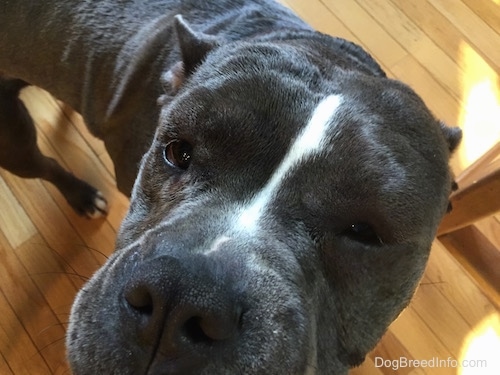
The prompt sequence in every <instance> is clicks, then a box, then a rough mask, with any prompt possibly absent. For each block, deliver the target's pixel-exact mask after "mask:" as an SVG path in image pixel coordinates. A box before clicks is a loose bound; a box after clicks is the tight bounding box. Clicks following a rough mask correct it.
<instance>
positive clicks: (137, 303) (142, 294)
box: [125, 285, 153, 315]
mask: <svg viewBox="0 0 500 375" xmlns="http://www.w3.org/2000/svg"><path fill="white" fill-rule="evenodd" d="M125 300H126V301H127V303H128V305H129V306H130V307H132V309H134V310H135V311H137V312H139V313H140V314H142V315H152V314H153V297H152V295H151V293H150V291H149V289H148V288H147V287H146V286H145V285H139V286H136V287H133V288H130V289H129V290H127V291H126V293H125Z"/></svg>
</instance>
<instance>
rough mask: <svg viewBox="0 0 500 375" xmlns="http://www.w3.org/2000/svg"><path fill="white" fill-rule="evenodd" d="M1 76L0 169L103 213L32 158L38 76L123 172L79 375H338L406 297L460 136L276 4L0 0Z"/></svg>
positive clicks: (82, 308)
mask: <svg viewBox="0 0 500 375" xmlns="http://www.w3.org/2000/svg"><path fill="white" fill-rule="evenodd" d="M177 14H182V16H183V18H181V17H175V15H177ZM193 30H194V31H193ZM0 72H3V75H1V76H0V142H1V143H0V145H1V146H2V149H1V150H0V166H2V167H4V168H7V169H9V170H11V171H13V172H14V173H17V174H19V175H23V176H27V177H42V178H47V179H49V180H51V181H52V182H54V183H55V184H56V185H57V186H58V187H59V189H60V190H61V191H62V192H63V194H65V196H66V198H67V199H68V201H69V202H70V203H71V204H72V205H73V207H75V209H77V210H78V211H79V212H81V213H85V214H88V215H94V214H95V213H96V212H97V211H103V210H105V204H104V201H103V199H102V197H101V196H100V194H99V193H98V192H97V191H96V190H95V189H94V188H92V187H90V186H88V185H87V184H85V183H84V182H82V181H80V180H77V179H76V178H75V177H73V176H71V175H69V174H67V172H65V171H63V170H62V168H60V167H59V166H58V165H57V164H55V162H54V161H51V160H49V159H46V158H44V157H43V156H42V155H41V154H40V153H39V151H38V149H37V148H36V145H35V143H34V136H35V133H34V129H33V125H32V123H31V120H30V119H29V116H28V115H27V114H26V111H25V108H24V106H23V105H22V103H21V102H20V101H19V100H18V99H17V94H18V92H19V90H20V89H21V88H22V87H24V86H25V85H27V84H28V83H29V84H36V85H39V86H41V87H43V88H45V89H47V90H48V91H50V92H51V93H53V94H54V95H55V96H56V97H58V98H59V99H62V100H64V101H65V102H67V103H68V104H70V105H71V106H73V107H74V108H75V109H76V110H78V111H79V112H80V113H82V115H83V117H84V119H85V121H86V123H87V124H88V126H89V128H90V130H91V131H92V132H93V133H94V134H95V135H96V136H98V137H100V138H102V139H103V140H104V142H105V144H106V147H107V148H108V151H109V153H110V155H111V157H112V159H113V161H114V163H115V169H116V174H117V182H118V186H119V188H120V189H121V190H122V191H124V192H125V193H129V192H130V191H131V189H132V184H133V182H134V180H136V182H135V185H134V188H133V190H132V198H131V207H130V210H129V213H128V215H127V217H126V219H125V220H124V223H123V224H122V228H121V230H120V233H119V236H118V241H117V249H118V250H117V251H116V252H115V254H114V255H113V256H112V257H111V258H110V260H109V261H108V262H107V263H106V264H105V265H104V266H103V268H102V269H101V270H100V271H99V272H98V273H97V274H96V275H95V276H94V277H93V278H92V280H91V281H90V282H89V283H88V284H87V285H86V286H85V287H84V288H83V289H82V291H81V292H80V293H79V296H78V297H77V299H76V301H75V304H74V307H73V311H72V317H71V324H70V327H69V332H68V337H67V344H68V354H69V360H70V364H71V366H72V369H73V371H74V373H75V374H97V373H114V374H166V373H172V374H174V373H175V374H187V373H203V374H223V373H227V374H237V373H238V374H239V373H241V374H243V373H245V374H253V373H255V374H258V373H260V374H262V373H265V374H282V373H294V374H299V373H301V374H305V373H318V374H342V373H345V372H347V370H348V368H349V367H351V366H355V365H357V364H359V363H361V362H362V360H363V358H364V356H365V354H366V353H367V352H368V351H369V350H370V349H371V348H372V347H373V346H374V345H375V344H376V342H377V341H378V340H379V339H380V337H381V335H382V334H383V333H384V331H385V330H386V328H387V326H388V325H389V324H390V323H391V321H392V320H393V319H394V318H395V317H396V316H397V315H398V314H399V312H400V311H401V310H402V309H403V308H404V307H405V306H406V304H407V303H408V301H409V299H410V298H411V296H412V294H413V292H414V290H415V287H416V285H417V283H418V281H419V279H420V277H421V275H422V272H423V269H424V267H425V263H426V260H427V256H428V252H429V248H430V244H431V242H432V239H433V237H434V234H435V231H436V228H437V225H438V223H439V221H440V219H441V217H442V215H443V214H444V212H445V210H446V207H447V201H448V195H449V191H450V186H451V177H450V174H449V171H448V166H447V162H448V158H449V153H450V151H451V150H452V149H453V148H454V147H455V146H456V144H457V142H458V140H459V138H460V133H459V131H456V130H453V129H450V128H447V127H445V126H444V125H443V124H441V123H440V122H439V121H437V120H436V119H434V118H433V116H432V115H431V114H430V113H429V111H428V110H427V108H426V107H425V105H424V104H423V102H422V101H421V100H420V99H419V98H418V97H417V96H416V95H415V94H414V93H413V92H412V91H411V90H410V89H409V88H408V87H406V86H405V85H403V84H401V83H399V82H396V81H393V80H389V79H387V78H386V77H385V74H384V73H383V72H382V70H381V69H380V67H379V66H378V65H377V64H376V63H375V62H374V61H373V60H372V59H371V58H370V57H369V56H368V55H367V54H366V53H365V52H363V51H362V50H361V49H360V48H359V47H357V46H355V45H353V44H351V43H348V42H346V41H344V40H341V39H335V38H331V37H328V36H325V35H322V34H319V33H316V32H314V31H313V30H312V29H310V27H309V26H307V25H306V24H304V23H303V22H302V21H300V20H299V19H298V18H296V17H295V16H294V15H293V14H292V13H291V12H289V11H288V10H286V9H284V8H282V7H280V6H279V5H278V4H275V3H273V2H269V1H267V0H249V1H243V0H224V1H187V0H186V1H171V0H157V1H143V2H135V1H131V0H130V1H129V0H104V1H102V2H99V3H97V2H95V3H94V2H89V1H69V0H68V1H59V0H58V1H55V0H49V1H45V2H32V1H27V0H7V1H3V3H2V4H1V5H0ZM153 136H154V138H153ZM148 147H149V150H148ZM21 149H22V150H23V151H20V150H21ZM146 151H147V152H146ZM145 152H146V154H145V156H144V158H143V160H142V162H141V164H140V167H139V169H137V166H138V164H139V161H140V159H141V157H142V155H143V154H144V153H145ZM40 160H43V162H41V163H40ZM26 165H28V166H29V167H28V168H26ZM138 170H139V173H138V175H137V171H138ZM136 175H137V179H136ZM54 176H56V177H54ZM68 186H70V187H68ZM75 186H76V187H75ZM75 191H78V193H77V194H75Z"/></svg>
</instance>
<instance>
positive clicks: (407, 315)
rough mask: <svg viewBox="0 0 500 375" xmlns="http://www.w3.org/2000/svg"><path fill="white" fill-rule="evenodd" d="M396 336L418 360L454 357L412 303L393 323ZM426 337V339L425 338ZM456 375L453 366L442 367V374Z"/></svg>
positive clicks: (392, 328)
mask: <svg viewBox="0 0 500 375" xmlns="http://www.w3.org/2000/svg"><path fill="white" fill-rule="evenodd" d="M391 331H392V332H393V333H394V336H395V337H396V338H397V339H398V340H399V341H400V342H401V344H402V345H404V346H405V347H406V348H407V349H408V350H409V351H410V352H411V353H412V355H413V357H414V358H415V359H418V360H429V361H430V360H431V359H432V358H439V359H447V358H449V357H453V355H452V354H451V352H450V351H449V350H448V349H447V348H446V347H445V345H444V344H443V343H442V342H441V340H440V339H439V338H438V337H436V335H435V334H434V332H432V330H431V329H429V327H428V326H427V324H426V322H424V321H423V320H422V318H421V317H420V316H419V315H418V314H417V313H416V311H415V310H414V308H413V307H412V305H410V307H408V308H407V309H406V310H405V311H404V312H403V313H402V314H401V316H400V317H399V318H398V319H396V320H395V321H394V323H393V324H392V325H391ZM424 338H425V339H424ZM441 374H442V375H448V374H449V375H455V370H454V369H453V368H440V375H441Z"/></svg>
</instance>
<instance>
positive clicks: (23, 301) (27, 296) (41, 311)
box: [0, 235, 66, 374]
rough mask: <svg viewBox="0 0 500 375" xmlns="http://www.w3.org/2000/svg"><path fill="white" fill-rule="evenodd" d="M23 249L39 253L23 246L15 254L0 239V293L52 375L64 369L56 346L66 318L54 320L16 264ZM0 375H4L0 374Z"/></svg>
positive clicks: (34, 285)
mask: <svg viewBox="0 0 500 375" xmlns="http://www.w3.org/2000/svg"><path fill="white" fill-rule="evenodd" d="M37 241H40V239H38V240H37ZM24 246H28V247H29V250H28V251H30V252H31V251H33V250H35V251H37V250H39V249H38V248H36V249H34V248H33V246H30V245H29V244H28V245H27V243H25V244H24V245H23V246H22V247H21V248H18V249H16V252H14V251H13V249H12V248H10V247H9V246H8V244H7V241H6V239H5V238H4V237H3V236H1V235H0V259H2V261H1V262H0V274H1V275H2V284H1V287H0V289H1V291H2V293H3V294H4V297H5V299H6V300H7V301H8V303H9V305H10V306H11V308H12V310H13V311H15V312H16V316H17V318H18V319H19V322H20V323H21V324H22V326H23V327H24V329H25V331H26V333H27V334H28V335H29V337H30V338H31V341H32V342H33V344H34V346H35V347H36V349H37V350H38V352H39V353H40V354H41V355H42V356H43V358H44V359H45V361H46V363H47V365H48V367H49V368H50V370H51V371H52V372H55V371H56V370H57V369H59V368H61V367H65V366H66V362H65V360H64V357H61V349H60V347H58V345H59V344H57V343H58V342H59V341H60V339H61V338H62V337H64V334H65V329H64V327H63V324H62V322H65V321H66V317H64V319H63V320H62V321H61V320H59V319H58V318H57V317H56V316H55V314H54V312H53V311H52V309H51V307H50V306H49V304H48V303H47V301H46V300H45V298H44V296H43V295H42V293H41V292H40V291H39V289H38V287H37V285H36V284H35V283H34V282H33V279H32V278H31V276H30V274H29V273H28V272H27V271H26V269H25V268H24V266H23V264H22V263H21V262H20V261H19V259H18V257H17V254H16V253H19V252H22V251H24V249H23V247H24ZM11 339H14V338H11ZM54 343H55V344H54ZM0 367H1V366H0ZM0 374H3V373H2V372H1V371H0Z"/></svg>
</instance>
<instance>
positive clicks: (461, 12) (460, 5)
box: [429, 0, 500, 69]
mask: <svg viewBox="0 0 500 375" xmlns="http://www.w3.org/2000/svg"><path fill="white" fill-rule="evenodd" d="M429 2H430V3H431V4H432V5H433V6H434V7H435V8H436V9H438V10H439V11H440V12H441V13H442V14H443V15H444V16H445V17H446V18H448V19H449V20H450V21H451V22H452V23H453V24H455V25H456V26H457V28H458V29H459V30H460V31H461V32H462V33H463V34H464V36H465V37H466V38H467V40H468V41H469V43H470V44H472V45H473V46H474V47H475V49H476V50H477V51H478V52H480V53H481V55H482V56H483V57H484V58H485V59H487V60H488V62H489V63H490V64H492V65H493V66H495V67H496V69H499V68H500V49H499V48H498V46H499V45H500V35H498V34H497V33H496V32H495V31H494V30H493V29H492V28H491V27H489V26H488V24H486V23H485V22H484V21H483V20H482V19H481V18H480V17H478V15H477V14H475V13H474V12H473V11H472V10H471V9H470V8H469V7H468V6H467V5H465V4H464V2H463V1H448V0H429ZM494 15H496V16H497V18H500V15H499V14H498V13H494Z"/></svg>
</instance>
